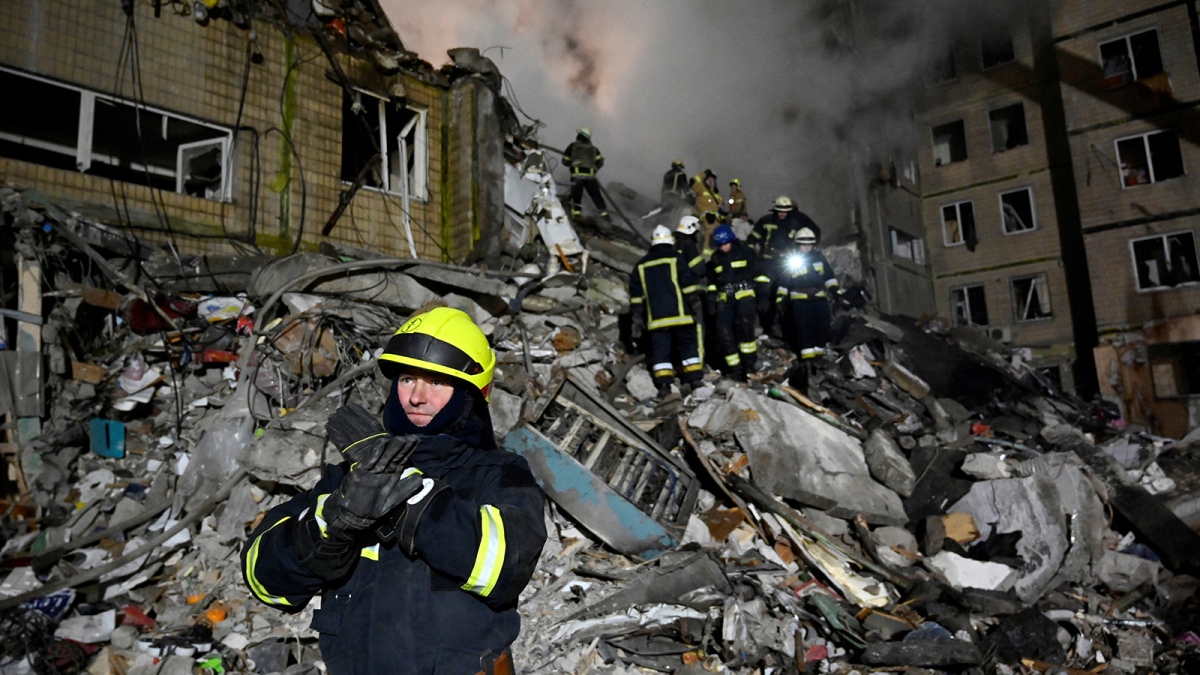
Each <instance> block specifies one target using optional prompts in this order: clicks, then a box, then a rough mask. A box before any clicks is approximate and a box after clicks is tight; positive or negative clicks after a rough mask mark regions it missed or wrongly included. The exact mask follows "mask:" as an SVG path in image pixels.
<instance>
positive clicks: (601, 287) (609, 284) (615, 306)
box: [583, 276, 629, 312]
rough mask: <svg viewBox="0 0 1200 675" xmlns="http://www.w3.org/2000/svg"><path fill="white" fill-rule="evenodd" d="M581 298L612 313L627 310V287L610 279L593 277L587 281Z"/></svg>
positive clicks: (616, 280) (621, 282)
mask: <svg viewBox="0 0 1200 675" xmlns="http://www.w3.org/2000/svg"><path fill="white" fill-rule="evenodd" d="M583 297H585V298H587V299H588V300H589V301H591V302H594V303H596V304H599V305H603V306H605V308H606V309H608V310H609V311H612V312H624V311H626V310H627V309H628V308H629V289H628V287H627V286H626V285H625V283H624V282H623V281H620V280H618V279H613V278H610V277H605V276H595V277H592V278H591V279H589V280H588V289H587V290H586V291H584V293H583Z"/></svg>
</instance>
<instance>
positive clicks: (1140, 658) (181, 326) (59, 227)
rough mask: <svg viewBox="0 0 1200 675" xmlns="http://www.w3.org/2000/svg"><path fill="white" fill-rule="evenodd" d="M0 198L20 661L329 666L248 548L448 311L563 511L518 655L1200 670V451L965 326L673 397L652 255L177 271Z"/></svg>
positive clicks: (534, 669) (15, 648) (7, 541)
mask: <svg viewBox="0 0 1200 675" xmlns="http://www.w3.org/2000/svg"><path fill="white" fill-rule="evenodd" d="M0 205H2V206H3V212H4V221H3V227H4V228H8V229H10V230H11V231H12V232H11V233H12V234H13V236H14V239H15V241H16V248H17V253H18V254H19V255H21V256H24V257H25V258H27V259H29V260H35V261H38V262H39V263H40V267H41V271H42V274H43V275H44V283H43V288H44V289H45V292H44V293H43V296H44V306H43V310H44V311H43V313H42V316H41V317H40V318H41V319H42V321H43V323H42V326H41V333H42V340H43V342H42V349H41V359H42V362H43V363H44V369H43V371H42V373H41V377H42V378H43V379H44V381H43V383H42V385H41V387H40V390H39V388H38V387H36V386H34V387H33V388H32V390H31V388H30V383H29V381H28V379H29V377H28V372H29V371H28V368H26V370H25V371H22V370H21V368H20V367H19V366H20V364H18V358H9V356H10V355H15V354H16V352H15V351H12V350H9V351H3V352H0V354H3V355H4V357H5V360H4V361H3V364H4V369H5V370H4V371H3V374H4V378H5V381H4V383H3V385H0V388H2V389H3V390H4V391H3V393H4V394H5V396H4V397H0V403H3V404H4V405H5V406H6V410H11V411H13V413H14V416H15V417H17V418H38V419H39V420H40V433H39V434H38V435H37V436H36V438H35V439H33V440H32V441H31V442H29V443H26V444H22V448H21V455H20V456H19V457H16V458H13V459H12V460H11V462H10V475H16V476H17V481H18V482H19V483H20V484H21V487H20V490H19V495H18V496H14V497H13V498H11V499H9V500H6V502H5V508H6V511H5V517H4V519H3V521H2V525H3V531H2V533H3V540H4V548H3V561H4V564H5V567H6V570H7V571H6V572H5V576H4V579H3V583H2V585H0V657H2V659H3V660H2V661H0V672H4V673H23V672H37V673H68V672H70V673H74V672H88V673H96V674H101V673H131V674H135V675H145V674H149V673H192V672H211V673H217V672H254V673H288V674H293V675H298V674H301V673H316V672H322V666H321V665H320V663H319V659H320V656H319V653H318V651H317V648H316V640H315V634H314V633H312V632H311V630H310V629H309V627H308V625H309V621H310V619H311V614H312V609H311V608H309V609H306V610H305V611H304V612H301V613H299V614H297V615H285V614H283V613H280V612H278V611H275V610H273V609H270V608H267V607H266V606H264V605H261V604H259V603H257V602H256V601H255V600H254V599H253V598H252V597H251V595H250V593H249V591H248V589H247V588H246V587H245V585H244V583H243V581H242V575H241V571H240V570H239V569H238V566H239V564H240V552H241V547H242V545H243V544H244V543H245V538H246V534H247V532H249V530H250V528H252V527H253V526H254V525H255V524H256V523H257V521H258V519H259V518H261V517H262V514H263V513H265V512H266V511H267V510H268V509H269V508H271V507H272V506H274V505H276V504H278V503H280V502H281V501H283V500H286V499H288V498H289V497H290V496H291V495H294V494H295V493H296V492H297V491H299V490H305V489H307V488H309V487H311V486H312V485H313V484H314V483H315V482H316V480H317V478H318V476H319V474H320V471H321V467H322V466H323V465H324V464H325V463H326V462H327V461H331V457H332V455H331V453H335V452H336V451H335V450H333V449H332V448H331V446H329V444H328V443H327V442H326V440H325V431H324V421H325V419H326V418H327V417H328V415H329V414H330V413H331V412H332V411H333V410H335V409H336V408H337V407H339V406H341V405H343V404H345V403H348V402H357V403H361V404H363V405H365V406H367V407H368V408H369V409H373V410H379V409H380V408H381V407H382V404H383V399H382V396H381V394H382V392H383V391H384V385H385V384H386V383H385V382H383V381H382V380H381V379H380V376H379V375H378V374H377V369H376V368H375V367H374V366H375V364H374V357H375V356H376V355H377V353H378V349H379V347H380V346H381V345H382V343H383V342H384V341H385V339H386V337H387V336H388V335H389V334H390V333H391V332H392V331H394V330H395V327H396V326H398V325H399V324H400V323H401V322H402V321H403V319H404V318H405V317H407V316H408V315H410V314H411V313H413V312H415V311H417V310H419V309H420V308H422V307H425V306H428V305H429V304H430V303H439V302H444V303H446V304H448V305H450V306H453V307H457V308H459V309H463V310H464V311H466V312H467V313H469V314H470V315H471V316H472V317H474V318H475V320H476V321H477V322H478V323H479V324H480V325H481V326H482V327H483V328H484V331H485V332H486V333H487V334H488V335H489V337H490V338H491V340H492V341H493V344H494V346H495V348H496V351H497V354H498V357H499V363H498V366H497V371H496V387H495V390H494V393H493V395H492V407H493V418H494V423H495V427H496V434H497V438H498V439H503V441H502V444H503V445H504V447H505V448H506V449H507V450H509V451H513V452H518V453H520V454H522V455H524V456H525V457H526V458H527V459H528V460H529V462H530V465H531V467H533V469H534V472H535V474H536V475H537V477H538V480H539V482H540V483H541V484H542V485H543V487H544V488H545V489H546V491H547V494H548V495H549V496H550V500H551V504H550V508H549V509H548V512H547V515H546V518H547V529H548V531H549V532H550V533H551V534H550V538H549V540H548V542H547V544H546V548H545V550H544V551H543V555H542V559H541V562H540V565H539V568H538V570H537V572H536V573H535V575H534V580H533V582H532V583H531V584H530V586H529V588H528V589H527V590H526V592H525V594H524V596H523V598H522V602H521V611H522V614H523V616H524V625H523V630H522V635H521V638H520V639H519V641H518V643H517V644H516V645H514V654H515V656H516V659H517V663H518V669H519V670H520V671H521V672H526V673H567V672H571V673H584V672H591V673H635V672H675V673H703V672H728V673H785V672H811V673H817V672H820V673H827V672H828V673H851V672H860V673H866V672H876V671H881V670H885V671H888V672H896V671H897V670H907V671H908V672H933V671H951V672H980V673H983V672H987V673H1014V672H1034V671H1036V672H1054V673H1059V672H1068V673H1075V672H1084V671H1091V672H1095V671H1097V670H1105V672H1111V673H1134V672H1151V671H1157V672H1196V671H1197V668H1198V666H1200V636H1198V635H1197V633H1200V622H1198V621H1197V617H1198V616H1200V606H1198V604H1197V602H1198V601H1197V597H1198V596H1200V592H1198V591H1200V581H1198V580H1197V579H1196V578H1195V576H1193V575H1197V570H1196V568H1197V565H1198V561H1200V547H1198V546H1197V535H1196V532H1195V531H1194V530H1192V529H1190V528H1189V527H1188V526H1187V525H1186V524H1184V522H1183V521H1181V520H1180V516H1184V517H1188V518H1191V517H1192V516H1191V514H1194V511H1193V512H1188V509H1191V508H1194V505H1193V504H1192V503H1191V502H1188V501H1187V495H1190V494H1195V491H1194V488H1195V486H1194V481H1195V479H1194V478H1191V479H1190V480H1191V481H1192V482H1191V483H1189V482H1188V481H1189V478H1188V477H1189V476H1192V475H1193V473H1194V469H1195V466H1196V464H1197V461H1198V460H1200V437H1198V436H1197V435H1196V434H1193V435H1192V437H1190V438H1185V439H1183V440H1182V441H1173V440H1171V439H1159V438H1154V437H1151V436H1149V435H1148V434H1146V433H1144V432H1143V431H1141V430H1139V429H1135V428H1131V427H1124V428H1121V427H1119V425H1116V424H1113V423H1112V422H1113V420H1111V419H1110V418H1108V417H1106V415H1105V411H1104V410H1103V409H1102V408H1101V407H1099V406H1093V405H1091V404H1087V403H1084V402H1083V401H1080V400H1078V399H1074V398H1072V397H1070V396H1067V395H1063V394H1061V393H1058V392H1055V391H1054V390H1053V387H1052V386H1050V384H1049V383H1048V382H1046V381H1044V379H1042V378H1041V376H1040V375H1039V374H1038V373H1037V372H1036V371H1035V370H1032V369H1030V368H1029V367H1027V366H1026V365H1025V363H1024V361H1023V360H1022V358H1021V355H1020V353H1019V352H1018V353H1011V352H1006V351H1004V350H1003V349H1002V348H1001V347H1000V346H999V345H995V344H989V343H987V342H986V341H985V340H984V339H983V338H982V337H980V336H978V335H977V334H975V333H969V332H965V331H964V330H963V329H951V328H949V327H948V326H945V325H942V324H940V323H938V322H936V321H934V322H926V323H924V324H918V322H916V321H914V320H912V319H906V318H901V317H882V316H879V315H877V314H875V313H873V312H872V311H870V310H866V311H859V310H855V311H853V312H851V313H847V314H841V315H839V316H838V318H837V319H836V321H835V324H836V325H835V334H836V335H837V336H838V341H837V343H836V344H835V345H834V348H833V349H832V350H831V355H832V358H830V359H829V362H828V363H827V364H826V366H825V367H824V368H823V369H821V371H820V372H819V373H817V374H815V375H814V376H813V377H812V378H811V381H810V386H809V390H808V391H805V392H801V391H796V390H792V389H790V388H788V387H786V386H784V385H783V384H781V383H782V382H785V381H786V377H785V371H786V369H787V368H788V366H789V365H790V363H791V356H790V354H789V353H788V352H786V351H784V350H782V349H779V348H778V344H777V343H775V342H773V341H771V340H769V339H763V340H761V341H760V346H761V360H762V361H763V362H764V364H765V365H764V367H763V368H762V369H761V370H760V371H759V373H757V374H756V375H755V376H754V377H752V378H751V382H750V383H749V385H743V384H738V383H734V382H732V381H729V380H726V379H723V378H720V377H718V376H717V375H716V374H715V373H709V374H707V375H706V378H705V380H704V382H703V384H702V385H701V386H699V387H698V388H696V389H694V390H693V391H692V392H690V394H689V395H687V396H686V397H684V396H679V395H677V394H673V395H672V396H670V397H667V398H665V399H660V398H659V397H658V394H657V391H656V389H655V387H654V386H653V384H652V383H651V381H650V376H649V374H648V373H647V372H646V368H645V365H644V363H642V360H641V359H640V358H639V357H637V356H634V354H633V352H634V350H633V349H632V347H631V346H630V345H629V344H628V321H627V317H628V311H629V303H628V295H627V290H626V287H627V274H628V272H629V270H630V269H631V268H632V265H633V263H634V262H635V261H636V260H637V259H638V257H640V255H641V253H642V250H641V248H640V246H638V245H634V244H629V243H625V242H623V241H619V240H617V238H616V237H613V236H612V233H611V232H610V233H608V234H607V235H606V236H603V237H599V236H593V237H591V238H589V237H587V236H586V234H584V233H582V231H581V232H580V233H579V234H576V233H574V232H567V231H565V230H562V229H561V228H557V229H553V228H551V226H552V223H545V222H543V223H537V222H536V219H531V220H530V221H529V222H530V224H532V225H536V226H537V227H535V228H531V230H532V229H538V228H541V229H542V231H543V232H544V233H546V236H545V237H543V238H542V240H541V241H542V242H543V244H542V245H541V246H540V247H539V246H536V245H535V246H521V245H518V246H510V248H509V251H508V258H507V259H506V263H507V269H509V270H511V271H484V270H479V269H472V268H466V267H456V266H452V265H448V264H439V263H429V262H426V261H417V260H400V259H393V258H379V257H371V256H368V255H365V254H363V253H362V252H354V251H347V250H340V251H325V252H322V253H305V254H300V255H294V256H287V257H268V256H262V257H255V256H243V257H226V258H218V257H208V258H199V259H180V258H176V257H174V256H172V255H169V254H167V253H164V252H163V250H159V249H157V248H154V247H147V246H145V245H134V244H136V242H132V240H130V239H128V238H127V237H124V236H118V235H116V234H115V233H114V232H113V231H111V230H108V229H107V228H104V227H103V226H101V225H99V224H96V223H92V222H89V221H86V220H85V219H83V218H80V217H78V216H74V215H71V214H69V213H67V212H64V211H62V210H60V209H58V208H57V207H54V206H53V205H50V204H46V203H45V202H44V201H42V200H40V199H39V198H38V197H37V196H36V195H33V194H30V193H22V192H19V191H16V190H13V189H10V188H3V189H0ZM542 213H543V214H545V213H550V211H549V210H543V211H542ZM550 237H553V241H555V242H556V244H557V245H556V246H554V247H553V249H551V247H549V246H546V245H544V242H545V241H550V240H551V239H550ZM520 239H521V241H523V242H529V241H533V237H531V236H528V237H527V236H525V235H524V234H522V235H521V237H520ZM576 242H578V247H577V248H573V247H574V246H575V244H576ZM519 243H520V242H518V244H519ZM564 243H567V244H570V245H569V246H564ZM551 250H553V251H554V253H553V254H552V253H551ZM7 290H9V288H8V287H7V286H6V287H5V291H7ZM26 318H31V317H26ZM19 372H26V376H23V377H13V373H19ZM29 397H33V398H41V400H39V401H35V402H34V403H36V404H37V406H38V411H32V410H30V409H29V405H30V403H31V402H30V400H29ZM22 401H23V402H22ZM22 406H24V407H22ZM12 492H13V493H14V494H16V493H17V492H18V490H16V489H14V490H12ZM1172 507H1173V508H1175V509H1176V511H1175V512H1173V511H1172V510H1171V509H1172ZM1177 513H1178V514H1179V515H1177ZM1192 522H1193V523H1194V522H1195V521H1194V520H1192Z"/></svg>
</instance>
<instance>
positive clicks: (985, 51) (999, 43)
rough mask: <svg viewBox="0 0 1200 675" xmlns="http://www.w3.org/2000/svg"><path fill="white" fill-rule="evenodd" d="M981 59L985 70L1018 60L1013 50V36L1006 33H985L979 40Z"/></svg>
mask: <svg viewBox="0 0 1200 675" xmlns="http://www.w3.org/2000/svg"><path fill="white" fill-rule="evenodd" d="M979 58H980V61H981V62H982V63H983V69H984V70H987V69H988V68H994V67H995V66H999V65H1001V64H1004V63H1008V62H1009V61H1013V60H1015V59H1016V58H1017V54H1016V51H1015V50H1014V49H1013V41H1012V34H1011V33H1009V32H1007V31H1004V32H992V33H985V34H984V35H982V36H981V37H980V38H979Z"/></svg>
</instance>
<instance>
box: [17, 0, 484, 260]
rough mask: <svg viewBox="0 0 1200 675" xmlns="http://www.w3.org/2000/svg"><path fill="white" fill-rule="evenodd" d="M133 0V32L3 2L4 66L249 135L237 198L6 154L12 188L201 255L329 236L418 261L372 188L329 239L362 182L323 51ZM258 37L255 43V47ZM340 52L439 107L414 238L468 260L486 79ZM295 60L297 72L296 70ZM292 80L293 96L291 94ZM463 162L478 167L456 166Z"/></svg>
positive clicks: (41, 0) (68, 1)
mask: <svg viewBox="0 0 1200 675" xmlns="http://www.w3.org/2000/svg"><path fill="white" fill-rule="evenodd" d="M133 4H134V6H135V8H136V10H135V16H134V22H133V23H132V24H128V23H127V22H126V18H125V16H124V14H123V13H122V11H121V3H118V2H111V3H109V2H104V3H96V2H90V1H89V0H20V1H14V2H3V3H0V25H3V26H5V27H6V30H5V31H4V33H3V36H0V66H4V67H7V68H11V69H14V70H17V71H21V72H22V73H26V74H31V75H36V76H40V77H44V78H48V79H50V80H53V81H55V82H58V83H62V84H65V85H70V86H74V87H80V88H83V89H86V90H90V91H94V92H97V93H100V94H105V95H113V96H116V97H118V98H122V99H126V100H129V101H138V100H140V102H141V103H142V104H144V105H145V106H147V107H150V108H155V109H160V110H162V111H165V112H169V113H175V114H178V115H182V116H185V117H187V118H192V119H196V120H200V121H202V122H206V123H210V124H215V125H219V126H222V127H225V128H232V127H234V126H235V125H240V128H241V130H240V131H239V132H238V133H237V134H236V141H235V146H234V147H235V152H234V156H233V160H234V166H233V171H232V178H233V186H232V195H231V199H230V200H229V201H228V202H222V201H216V200H210V199H204V198H199V197H192V196H188V195H184V194H177V193H175V192H172V191H166V190H151V189H150V188H148V187H146V186H143V185H138V184H134V183H127V182H119V181H113V180H110V179H108V178H104V177H100V176H96V175H91V174H88V173H81V172H78V171H70V170H63V169H54V168H47V167H44V166H39V165H36V164H33V163H29V162H22V161H15V160H11V159H5V158H0V180H5V181H8V182H10V183H12V184H15V185H18V186H23V187H30V188H36V189H37V190H38V191H39V192H41V193H42V194H44V195H46V196H47V197H49V198H51V199H53V200H56V201H61V202H62V203H64V204H68V205H70V206H72V208H78V210H80V211H81V212H83V213H84V214H85V215H89V216H92V217H96V218H98V219H100V220H102V221H104V222H107V223H111V224H122V225H125V226H127V227H131V228H133V229H134V230H136V231H137V233H138V234H139V236H142V237H144V238H145V239H147V240H149V241H155V242H162V243H165V242H166V241H167V240H168V239H171V240H173V242H174V244H175V245H176V246H177V247H178V248H179V249H180V250H182V251H184V252H189V253H224V252H231V251H232V250H234V249H235V245H234V244H233V243H231V239H240V240H242V241H246V242H254V243H256V244H257V245H259V246H260V247H262V248H263V249H264V250H267V251H270V252H276V253H279V252H288V251H290V250H291V249H292V247H293V246H294V244H295V242H296V239H297V237H300V238H301V243H300V245H301V247H302V248H315V246H316V245H317V243H319V242H321V241H329V242H330V243H333V244H335V245H336V244H347V245H350V246H354V247H357V248H362V249H367V250H371V251H377V252H381V253H387V254H393V255H399V256H407V255H408V254H409V253H408V251H409V247H408V243H407V239H406V236H405V233H404V218H403V214H404V205H403V201H402V199H401V196H400V195H399V194H388V193H384V192H382V191H380V190H375V189H370V188H364V189H362V190H360V191H359V192H358V194H357V195H356V196H355V198H354V200H353V201H352V202H351V204H350V206H349V208H347V209H346V211H345V213H344V215H343V216H342V218H341V220H340V221H339V222H338V224H337V225H336V226H335V227H334V228H333V230H332V231H331V233H330V234H329V236H328V237H322V236H321V235H320V230H321V228H322V226H323V225H324V224H325V222H326V220H327V219H328V218H329V216H330V214H331V213H332V212H333V211H334V209H335V207H336V206H337V204H338V199H339V195H340V193H341V192H342V190H344V189H345V188H346V187H347V186H348V183H346V182H344V181H343V180H342V179H341V152H342V91H341V87H340V86H339V85H338V84H337V83H336V82H335V81H334V80H333V79H331V78H330V77H329V76H328V75H327V74H328V73H330V72H331V71H332V68H331V65H330V63H329V61H328V60H327V59H326V57H325V55H324V54H323V53H322V51H321V50H320V48H319V47H318V45H317V44H316V43H315V41H313V40H312V39H311V38H308V37H298V38H295V39H291V38H288V37H286V35H285V33H284V32H283V30H282V29H281V28H280V27H279V26H275V25H271V24H269V23H267V22H264V21H259V22H256V23H255V24H254V28H253V31H252V32H251V31H247V30H243V29H239V28H237V27H236V26H234V25H232V24H231V23H230V22H228V21H224V20H214V21H211V22H210V23H209V24H208V25H206V26H201V25H199V24H197V23H196V22H195V21H194V20H193V19H192V17H191V16H190V14H189V15H183V16H181V15H179V14H178V13H177V12H175V11H174V10H172V9H171V8H170V7H171V6H170V5H166V6H164V8H163V11H162V14H161V16H160V17H157V18H156V17H154V15H153V8H152V6H151V5H149V4H147V3H133ZM130 26H132V30H131V29H130ZM252 35H253V37H254V38H255V41H254V43H253V44H248V41H249V39H250V37H251V36H252ZM135 38H136V39H135ZM133 47H136V51H134V50H133ZM249 53H257V54H261V56H262V60H261V63H251V64H250V65H249V66H248V70H247V57H248V55H249ZM134 54H136V56H137V58H136V60H135V59H133V58H131V57H132V55H134ZM337 58H338V59H339V63H340V65H341V67H342V68H343V69H344V70H345V71H346V72H347V73H348V74H349V75H350V77H351V79H352V80H353V81H354V82H355V84H356V85H360V86H363V87H364V88H367V89H369V90H371V91H379V92H383V93H385V94H386V93H388V92H393V91H398V90H399V89H400V88H402V91H403V92H404V103H405V105H406V106H408V107H409V108H421V109H424V110H425V111H427V117H426V120H427V126H428V149H429V153H428V156H429V161H428V176H429V180H428V196H427V197H426V198H425V199H413V200H411V202H410V205H409V207H410V208H409V214H410V219H411V229H412V234H413V239H414V243H415V246H416V250H417V252H418V255H419V256H421V257H425V258H432V259H439V260H441V259H447V260H455V259H461V258H462V257H463V256H464V255H465V254H466V253H467V252H468V251H469V249H470V248H471V246H472V245H473V243H474V241H475V238H476V237H477V236H478V234H477V233H478V232H479V230H480V219H481V218H482V217H484V216H482V215H481V214H480V213H479V208H478V202H477V201H476V200H477V198H478V194H477V190H478V187H477V186H474V185H473V178H472V176H473V175H474V172H473V170H472V167H473V165H474V163H475V162H477V161H478V158H477V157H476V156H475V153H474V148H473V146H472V145H471V144H470V138H472V134H474V133H476V132H475V130H474V129H472V128H465V129H464V127H465V126H466V125H470V124H472V123H473V122H474V113H473V110H474V106H475V105H476V101H475V95H476V94H475V91H476V86H477V84H476V83H475V82H474V81H473V80H470V79H467V80H463V81H461V82H460V83H456V84H455V85H450V86H442V85H434V84H429V83H427V82H424V81H421V80H419V79H417V78H415V77H412V76H407V75H398V76H392V77H385V76H383V75H380V74H378V73H377V72H375V71H374V69H373V68H372V67H371V66H370V65H369V64H366V63H362V62H359V61H357V60H355V59H352V58H350V57H348V56H338V57H337ZM289 63H295V64H297V65H295V66H294V67H291V68H289ZM135 66H137V67H136V68H135ZM246 73H248V75H247V76H246V80H245V84H246V86H245V90H244V92H243V75H244V74H246ZM135 74H136V76H137V78H139V80H138V81H137V84H139V85H140V86H136V87H135ZM289 75H290V76H291V85H290V88H289V86H285V82H286V81H287V77H288V76H289ZM243 94H244V103H243ZM289 100H291V101H294V108H293V107H292V105H291V104H289V103H288V101H289ZM12 103H13V102H11V101H9V102H6V105H9V104H12ZM20 103H21V104H23V105H36V104H37V102H36V101H24V102H20ZM239 110H240V111H241V117H240V118H239V116H238V115H239ZM291 110H294V113H292V112H291ZM289 118H290V125H289ZM456 125H457V126H456ZM285 132H286V133H287V135H288V136H290V138H291V140H292V143H293V145H294V153H293V152H292V150H291V149H290V148H289V147H288V144H287V142H286V139H285ZM464 138H465V139H466V140H465V141H464ZM460 163H461V164H462V165H463V167H464V168H461V169H459V168H457V167H458V165H459V164H460ZM447 164H453V165H455V166H454V167H448V166H447ZM448 168H454V171H450V170H448ZM301 230H303V233H302V234H301Z"/></svg>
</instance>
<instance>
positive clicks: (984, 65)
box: [979, 30, 1017, 71]
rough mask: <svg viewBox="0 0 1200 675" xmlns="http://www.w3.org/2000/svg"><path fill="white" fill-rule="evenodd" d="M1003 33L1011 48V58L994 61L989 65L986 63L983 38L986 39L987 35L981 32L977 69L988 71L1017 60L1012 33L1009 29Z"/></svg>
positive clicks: (1015, 45) (1015, 43) (1015, 44)
mask: <svg viewBox="0 0 1200 675" xmlns="http://www.w3.org/2000/svg"><path fill="white" fill-rule="evenodd" d="M1004 34H1005V36H1006V37H1007V38H1008V46H1009V47H1010V48H1011V50H1012V58H1010V59H1006V60H1004V61H997V62H996V63H993V64H992V65H990V66H989V65H987V63H986V62H985V60H984V53H983V52H984V40H985V39H987V37H988V35H987V34H981V35H980V36H979V69H980V70H981V71H988V70H992V69H993V68H999V67H1001V66H1006V65H1008V64H1010V63H1016V61H1017V42H1016V40H1015V39H1013V34H1012V31H1011V30H1006V31H1004Z"/></svg>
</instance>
